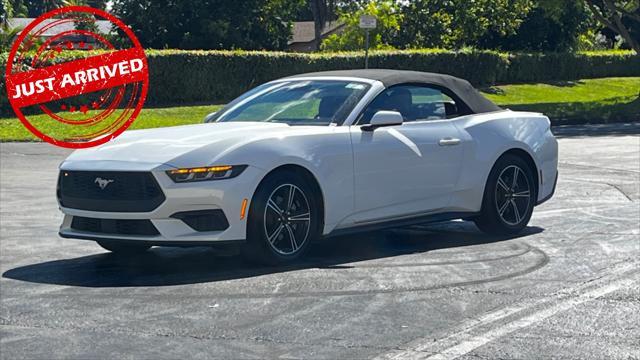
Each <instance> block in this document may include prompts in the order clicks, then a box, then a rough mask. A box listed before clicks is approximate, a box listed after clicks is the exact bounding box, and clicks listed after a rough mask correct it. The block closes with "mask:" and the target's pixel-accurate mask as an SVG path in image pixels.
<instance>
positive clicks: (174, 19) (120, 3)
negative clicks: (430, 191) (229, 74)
mask: <svg viewBox="0 0 640 360" xmlns="http://www.w3.org/2000/svg"><path fill="white" fill-rule="evenodd" d="M295 3H299V1H296V0H243V1H227V0H193V1H174V0H115V1H114V3H113V10H112V12H113V13H114V14H115V15H116V16H118V17H119V18H120V19H122V20H123V21H124V22H125V23H126V24H127V25H129V26H130V27H131V28H132V29H133V31H134V33H135V34H136V36H137V37H138V39H139V40H140V42H141V43H142V45H143V46H145V47H151V48H156V49H158V48H179V49H266V50H281V49H284V48H286V46H287V42H288V40H289V37H290V35H291V18H292V16H293V13H294V8H295V6H291V4H295Z"/></svg>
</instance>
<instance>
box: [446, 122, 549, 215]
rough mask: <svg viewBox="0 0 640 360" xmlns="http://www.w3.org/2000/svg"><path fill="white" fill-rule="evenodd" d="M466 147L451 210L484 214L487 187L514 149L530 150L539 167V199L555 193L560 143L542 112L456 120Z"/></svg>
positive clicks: (537, 168)
mask: <svg viewBox="0 0 640 360" xmlns="http://www.w3.org/2000/svg"><path fill="white" fill-rule="evenodd" d="M453 121H454V123H455V125H456V126H457V127H458V129H459V130H460V133H461V136H462V140H463V144H464V147H465V148H464V151H465V155H464V160H463V164H461V166H462V169H461V173H460V178H459V180H458V184H457V187H456V192H455V193H454V194H453V197H452V202H451V207H452V208H453V210H460V211H473V212H477V211H480V208H481V205H482V197H483V193H484V187H485V184H486V182H487V178H488V176H489V173H490V172H491V168H492V167H493V165H494V164H495V162H496V160H497V159H498V158H499V157H500V156H501V155H502V154H504V153H505V152H507V151H508V150H510V149H521V150H523V151H526V152H527V153H528V154H529V155H530V156H531V158H532V159H533V161H534V163H535V165H536V172H537V173H538V177H539V174H540V170H542V178H540V179H538V186H539V191H538V200H541V199H543V198H545V197H546V196H548V195H549V194H550V193H551V191H552V190H553V185H554V181H555V178H556V174H557V166H558V143H557V141H556V139H555V137H554V136H553V134H552V133H551V129H550V122H549V119H548V118H547V117H546V116H544V115H542V114H538V113H527V112H515V111H500V112H495V113H488V114H480V115H471V116H465V117H462V118H459V119H455V120H453Z"/></svg>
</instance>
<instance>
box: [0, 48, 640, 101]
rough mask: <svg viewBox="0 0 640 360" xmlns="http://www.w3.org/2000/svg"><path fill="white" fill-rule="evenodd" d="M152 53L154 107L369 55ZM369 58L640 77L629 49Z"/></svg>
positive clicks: (351, 63)
mask: <svg viewBox="0 0 640 360" xmlns="http://www.w3.org/2000/svg"><path fill="white" fill-rule="evenodd" d="M83 55H85V54H72V55H70V56H83ZM147 56H148V59H149V70H150V71H149V76H150V86H149V94H148V98H147V104H148V105H173V104H189V103H216V102H225V101H228V100H229V99H232V98H234V97H235V96H237V95H239V94H240V93H242V92H244V91H246V90H247V89H249V88H251V87H253V86H256V85H258V84H261V83H264V82H266V81H269V80H272V79H276V78H279V77H283V76H287V75H292V74H298V73H304V72H311V71H322V70H335V69H354V68H360V67H362V65H363V63H364V55H363V53H320V54H296V53H283V52H249V51H181V50H148V51H147ZM57 60H58V61H59V60H61V59H57ZM0 63H2V65H3V69H4V68H5V66H6V65H5V64H6V54H4V55H1V56H0ZM369 63H370V66H371V67H377V68H390V69H410V70H417V71H430V72H441V73H446V74H451V75H454V76H458V77H461V78H465V79H467V80H469V81H470V82H471V83H473V84H474V85H476V86H487V85H494V84H509V83H523V82H546V81H559V80H574V79H581V78H598V77H614V76H617V77H619V76H640V56H637V55H635V54H633V53H632V52H624V51H613V52H592V53H578V54H566V53H550V54H519V53H510V54H509V53H498V52H493V51H462V52H453V51H444V50H414V51H392V52H373V53H372V54H371V57H370V61H369ZM1 85H2V86H1V89H0V92H1V94H0V95H2V96H1V98H0V105H1V108H2V111H1V113H3V114H5V113H7V112H9V113H10V110H9V106H8V104H7V99H6V94H5V86H4V79H3V81H2V84H1Z"/></svg>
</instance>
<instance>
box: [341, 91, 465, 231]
mask: <svg viewBox="0 0 640 360" xmlns="http://www.w3.org/2000/svg"><path fill="white" fill-rule="evenodd" d="M451 102H452V99H451V98H449V97H447V96H446V95H445V94H443V93H442V92H441V91H440V90H438V89H437V88H433V87H429V86H420V85H399V86H394V87H392V88H389V89H387V90H385V91H384V92H383V93H381V94H380V95H378V96H377V97H376V99H374V101H372V102H371V104H369V105H368V106H367V108H365V110H364V111H363V113H362V115H361V116H360V118H359V120H358V122H357V124H356V125H352V126H351V127H350V134H351V141H352V147H353V157H354V177H355V181H354V182H355V183H354V186H355V188H354V194H355V211H356V212H355V215H354V216H353V217H352V218H351V220H352V221H353V222H354V223H356V225H357V224H358V223H368V222H378V221H385V220H393V219H394V218H398V217H404V216H412V215H420V214H425V213H429V212H435V211H438V210H442V209H446V207H447V206H448V205H449V202H450V198H451V193H452V191H453V190H454V189H455V186H456V182H457V180H458V175H459V173H460V164H461V163H462V156H463V150H462V149H463V147H462V146H460V135H459V132H458V129H457V128H456V127H455V126H454V125H453V124H452V122H451V121H449V120H448V119H447V110H449V109H455V105H453V104H451ZM380 110H390V111H398V112H400V113H401V114H402V116H403V118H404V123H403V124H402V125H396V126H388V127H380V128H377V129H375V130H374V131H365V130H363V128H362V125H364V124H367V123H368V122H369V121H370V120H371V117H372V116H373V114H375V113H376V112H377V111H380ZM450 111H451V110H450Z"/></svg>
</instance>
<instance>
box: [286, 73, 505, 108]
mask: <svg viewBox="0 0 640 360" xmlns="http://www.w3.org/2000/svg"><path fill="white" fill-rule="evenodd" d="M322 76H338V77H353V78H361V79H370V80H378V81H380V82H382V83H383V84H384V86H385V87H387V88H388V87H391V86H394V85H399V84H429V85H435V86H438V87H442V88H444V89H448V90H449V91H451V92H452V93H453V94H455V95H456V97H458V98H459V99H460V100H462V102H464V103H465V105H467V107H468V108H469V110H470V111H471V112H473V113H476V114H479V113H487V112H493V111H500V110H502V109H501V108H500V107H498V106H497V105H496V104H494V103H492V102H491V101H489V100H488V99H487V98H485V97H484V96H482V95H481V94H480V93H479V92H478V90H476V89H474V88H473V86H471V84H470V83H469V82H468V81H466V80H463V79H459V78H457V77H454V76H450V75H444V74H436V73H427V72H420V71H408V70H388V69H360V70H336V71H322V72H314V73H307V74H299V75H295V76H291V77H289V78H298V77H322Z"/></svg>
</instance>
